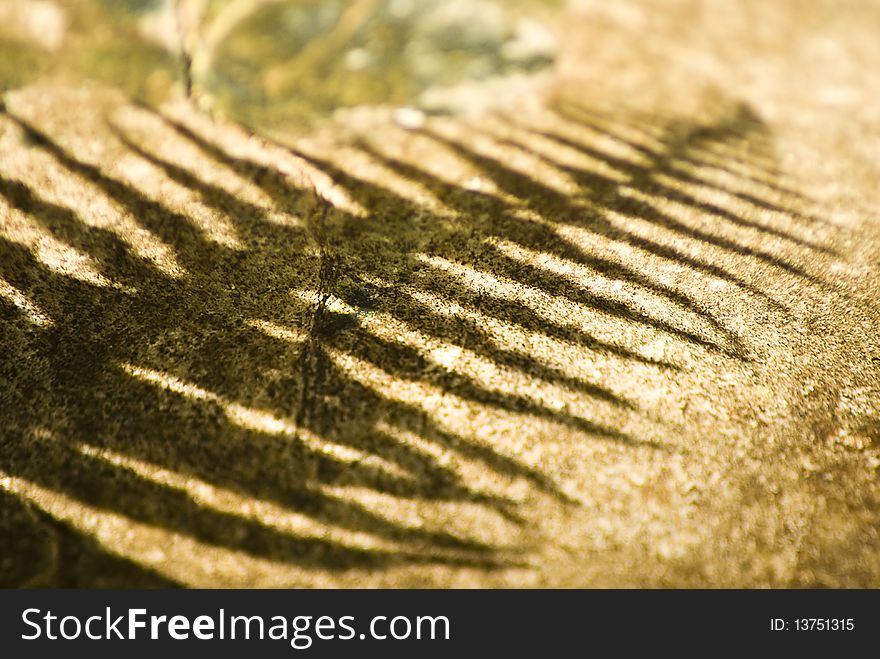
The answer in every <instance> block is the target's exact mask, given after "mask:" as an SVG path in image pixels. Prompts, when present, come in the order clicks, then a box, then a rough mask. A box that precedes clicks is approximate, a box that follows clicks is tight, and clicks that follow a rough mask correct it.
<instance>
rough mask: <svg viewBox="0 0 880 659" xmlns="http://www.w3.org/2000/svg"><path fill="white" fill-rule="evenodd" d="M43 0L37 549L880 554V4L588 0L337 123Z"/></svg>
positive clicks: (14, 188) (29, 552)
mask: <svg viewBox="0 0 880 659" xmlns="http://www.w3.org/2000/svg"><path fill="white" fill-rule="evenodd" d="M23 4H27V3H23ZM33 4H34V5H39V6H40V7H42V9H40V10H39V11H43V12H49V13H48V14H46V15H47V16H48V15H50V14H51V15H52V16H56V18H54V19H53V18H47V19H44V20H46V21H49V22H50V23H51V24H52V25H56V28H57V30H56V31H58V32H59V35H60V36H59V35H55V36H54V37H53V36H52V34H49V33H47V32H46V31H45V30H32V32H33V34H31V33H30V32H28V30H30V29H31V28H29V27H28V25H29V24H28V22H27V20H25V19H23V18H21V17H19V18H16V19H15V20H17V21H18V23H15V22H14V21H13V20H12V19H8V20H7V26H9V25H12V26H13V27H12V28H9V27H7V28H6V29H7V31H10V30H11V32H10V34H12V36H11V37H10V36H9V35H6V37H3V35H2V34H0V37H3V38H7V39H12V40H13V41H14V40H15V39H18V40H20V41H22V43H27V44H30V45H29V46H28V48H31V49H32V50H33V53H31V52H30V51H27V49H25V48H24V47H22V49H21V53H23V54H22V55H21V58H22V61H25V58H26V57H27V58H30V59H28V60H27V61H28V62H31V63H33V67H32V70H31V72H30V73H28V74H27V75H26V76H25V75H24V74H22V76H20V78H21V79H14V76H11V75H5V77H3V78H2V81H3V84H4V85H5V91H4V93H3V97H2V98H3V103H4V106H5V109H4V111H3V112H2V114H0V583H2V585H17V586H71V585H76V586H154V585H172V584H180V585H190V586H208V587H213V586H230V587H252V586H270V587H276V586H317V587H324V586H400V587H411V586H458V587H496V586H517V587H519V586H540V587H543V586H626V587H629V586H676V587H691V586H720V587H729V586H749V587H752V586H775V587H794V586H834V587H839V586H863V587H864V586H873V587H877V586H880V479H878V469H880V224H878V211H880V185H878V182H880V157H878V154H880V40H878V39H877V35H878V34H880V4H878V3H876V2H867V1H865V2H841V1H834V2H830V1H829V2H818V1H817V2H798V1H795V0H787V1H779V2H774V3H762V2H757V1H756V2H745V1H743V2H725V3H711V2H696V1H684V0H682V1H675V2H673V1H671V0H651V1H648V0H645V1H643V2H634V1H625V2H624V1H622V2H615V3H606V2H600V1H596V2H591V1H580V2H570V3H569V4H568V6H566V7H563V6H561V5H560V6H555V5H554V6H553V8H552V9H545V10H544V12H543V13H542V14H541V17H542V18H541V20H544V21H546V24H547V25H548V26H549V29H551V30H552V31H553V34H554V35H556V38H557V39H558V45H557V46H556V48H557V51H556V53H555V63H554V64H553V66H552V67H551V68H549V69H545V70H541V71H539V72H534V71H530V72H528V73H523V72H515V73H514V74H510V71H507V70H504V71H501V72H500V73H499V75H498V76H495V77H489V78H487V79H482V80H472V81H469V82H468V81H466V82H464V83H462V84H460V85H446V86H445V87H444V88H443V89H441V90H439V91H436V93H435V92H431V94H427V95H426V94H425V92H424V90H421V89H420V90H419V91H418V93H419V94H421V96H419V97H418V98H417V99H415V100H413V103H414V104H422V105H424V106H425V107H428V106H431V107H432V108H434V109H437V108H440V109H442V110H443V111H442V112H441V111H437V112H421V111H416V110H413V109H403V110H402V109H401V108H400V104H398V103H397V102H396V101H395V103H386V104H382V103H378V102H373V101H371V102H370V103H369V104H354V105H351V106H350V107H347V108H342V109H340V110H339V111H337V112H335V113H334V114H331V115H326V116H323V118H321V119H320V120H317V121H315V122H314V123H311V124H309V125H308V126H307V127H305V126H304V125H303V124H302V123H296V124H294V123H290V122H287V123H285V121H284V120H279V119H277V118H271V117H269V115H268V114H266V113H262V114H261V113H255V112H254V110H253V108H252V107H248V108H245V109H244V110H241V112H240V113H236V107H238V106H223V107H225V111H221V110H223V108H219V109H218V108H217V107H214V108H210V107H207V106H210V104H211V92H210V89H208V88H206V91H203V93H204V96H201V97H200V98H198V100H197V101H194V102H188V101H187V100H186V99H185V98H184V97H183V91H182V90H183V87H184V85H183V83H182V81H181V80H180V79H179V78H175V76H177V75H179V72H175V70H174V69H173V67H171V68H168V70H167V71H166V70H165V69H162V68H161V67H162V66H164V65H161V64H156V65H155V67H153V68H149V67H148V70H149V71H151V72H152V73H150V75H149V76H146V77H144V78H143V79H141V80H140V82H138V80H134V79H133V78H134V77H136V75H140V74H139V73H137V71H140V70H141V68H142V67H141V68H139V67H134V68H133V69H132V70H133V73H132V79H129V80H122V79H120V78H119V76H118V75H117V74H116V73H114V74H112V75H111V74H108V75H101V74H100V72H99V71H94V70H92V69H89V68H88V67H87V66H85V65H80V64H78V63H77V62H79V61H80V60H78V59H76V58H73V57H72V56H71V57H68V56H64V57H62V54H63V53H66V52H69V51H66V50H65V48H68V49H70V48H73V49H75V50H76V49H79V50H77V51H76V52H80V51H81V50H82V49H83V48H84V46H81V45H77V44H78V43H79V42H77V41H76V38H77V34H78V33H77V32H76V30H77V29H78V28H77V24H76V21H75V20H73V19H70V20H66V19H64V18H63V17H64V16H65V15H66V14H64V11H65V7H67V5H65V3H57V4H56V3H52V2H38V3H36V2H35V3H33ZM722 5H723V7H722ZM4 6H5V5H0V10H3V11H7V13H10V15H12V14H11V12H13V10H12V9H9V7H6V8H5V9H3V7H4ZM47 7H48V9H47ZM52 7H55V8H56V9H57V11H58V12H61V14H52V11H54V10H53V9H51V8H52ZM70 11H73V10H70ZM29 15H30V14H28V16H29ZM58 15H61V16H62V18H61V19H59V18H57V16H58ZM53 20H54V21H55V22H54V23H52V21H53ZM65 20H66V22H65ZM157 20H158V19H157ZM58 26H60V27H58ZM65 29H67V30H68V31H69V34H68V35H67V36H65V34H67V33H65ZM530 34H531V33H530ZM22 35H23V36H22ZM29 35H30V36H29ZM505 38H506V37H505ZM65 39H66V40H67V41H65ZM95 39H96V40H97V39H98V37H97V36H96V37H95ZM107 40H108V41H107V43H110V42H111V41H112V39H110V38H109V37H107ZM13 41H10V42H9V43H13ZM4 43H5V42H2V39H0V47H2V48H6V49H9V48H12V46H9V44H8V43H6V45H4ZM70 43H72V44H73V45H67V46H65V45H64V44H70ZM102 43H103V42H102ZM114 43H115V42H114ZM108 48H109V46H108ZM157 48H158V46H157ZM4 52H5V51H4ZM132 52H134V49H133V50H132ZM150 52H152V51H150ZM157 52H158V51H157ZM34 53H36V54H34ZM53 53H54V54H53ZM150 57H153V56H152V55H151V56H150ZM163 57H165V56H161V57H160V56H159V55H156V56H155V57H153V59H154V60H155V61H156V62H160V63H161V62H165V59H163ZM168 57H169V58H170V59H169V60H168V61H171V62H174V61H175V60H174V59H173V58H171V57H170V55H169V56H168ZM218 57H219V56H218ZM59 59H63V60H64V62H65V63H64V66H56V65H55V64H53V62H56V61H57V60H59ZM81 59H83V60H84V61H85V60H87V59H88V58H85V57H83V58H81ZM153 59H151V60H150V61H153ZM88 61H91V60H88ZM144 66H145V65H144ZM157 72H158V73H157ZM501 74H503V75H501ZM145 80H148V81H147V82H144V81H145ZM198 82H199V81H198V79H196V80H195V83H196V84H198ZM316 84H317V83H316ZM197 91H198V90H197ZM395 93H396V92H395ZM432 94H433V95H432ZM218 98H220V96H218ZM322 98H323V97H322ZM334 98H335V97H334ZM395 98H396V97H395ZM438 99H439V100H438ZM340 102H341V101H340ZM218 104H220V102H219V101H218ZM196 105H199V106H200V107H201V109H196V107H195V106H196ZM221 105H222V104H221ZM206 107H207V109H213V116H212V113H211V112H208V111H207V110H206ZM230 107H231V108H232V109H230ZM242 107H243V106H242ZM297 107H302V103H300V105H297ZM298 111H299V110H298ZM285 116H287V115H285ZM245 124H248V125H249V127H248V128H245Z"/></svg>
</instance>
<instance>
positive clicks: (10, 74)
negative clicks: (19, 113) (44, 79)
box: [0, 38, 51, 92]
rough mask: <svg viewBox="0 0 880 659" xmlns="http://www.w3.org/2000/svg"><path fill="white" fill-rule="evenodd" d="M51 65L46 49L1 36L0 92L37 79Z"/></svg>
mask: <svg viewBox="0 0 880 659" xmlns="http://www.w3.org/2000/svg"><path fill="white" fill-rule="evenodd" d="M50 66H51V59H50V57H49V54H48V53H46V51H44V50H42V49H40V48H37V47H35V46H32V45H30V44H27V43H22V42H20V41H12V40H8V39H3V38H0V92H2V91H6V90H7V89H14V88H15V87H20V86H22V85H25V84H27V83H28V82H30V81H32V80H35V79H36V78H38V77H39V76H40V75H42V74H43V73H44V72H45V71H46V70H47V69H48V68H49V67H50Z"/></svg>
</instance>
